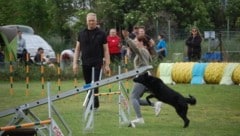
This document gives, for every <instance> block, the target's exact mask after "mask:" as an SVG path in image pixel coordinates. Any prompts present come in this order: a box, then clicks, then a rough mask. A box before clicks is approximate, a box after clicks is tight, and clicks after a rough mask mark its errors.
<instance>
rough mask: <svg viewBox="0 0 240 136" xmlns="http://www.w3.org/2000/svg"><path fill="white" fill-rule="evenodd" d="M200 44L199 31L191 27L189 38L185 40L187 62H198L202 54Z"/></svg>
mask: <svg viewBox="0 0 240 136" xmlns="http://www.w3.org/2000/svg"><path fill="white" fill-rule="evenodd" d="M201 42H202V37H201V35H200V32H199V30H198V29H197V28H196V27H193V28H192V30H191V34H190V36H189V37H188V39H187V40H186V46H187V56H188V60H189V61H200V59H201V52H202V49H201Z"/></svg>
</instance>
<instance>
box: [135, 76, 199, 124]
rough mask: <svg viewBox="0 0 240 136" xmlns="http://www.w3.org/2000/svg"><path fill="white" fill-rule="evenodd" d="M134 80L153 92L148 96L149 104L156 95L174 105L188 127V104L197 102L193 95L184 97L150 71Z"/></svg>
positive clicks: (160, 99)
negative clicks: (150, 73) (149, 73)
mask: <svg viewBox="0 0 240 136" xmlns="http://www.w3.org/2000/svg"><path fill="white" fill-rule="evenodd" d="M133 81H134V82H137V83H141V84H143V85H145V86H146V87H147V88H148V89H149V91H150V93H151V94H150V95H149V96H147V97H146V100H147V101H148V102H149V104H150V103H151V102H150V100H149V99H150V98H154V97H155V98H157V99H158V100H159V101H162V102H164V103H167V104H170V105H172V106H173V107H174V108H175V109H176V112H177V114H178V115H179V116H180V117H181V118H182V119H183V121H184V128H186V127H188V125H189V122H190V120H189V119H188V118H187V111H188V104H191V105H195V104H196V99H195V98H194V97H193V96H191V95H189V98H185V97H183V96H182V95H181V94H180V93H178V92H176V91H174V90H173V89H171V88H169V87H168V86H167V85H166V84H164V83H163V81H162V80H161V79H159V78H156V77H153V76H150V75H148V73H145V74H143V75H140V76H138V77H136V78H134V79H133Z"/></svg>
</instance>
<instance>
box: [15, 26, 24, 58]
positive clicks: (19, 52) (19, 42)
mask: <svg viewBox="0 0 240 136" xmlns="http://www.w3.org/2000/svg"><path fill="white" fill-rule="evenodd" d="M17 45H18V47H17V58H18V59H22V58H23V57H24V56H23V51H24V50H26V41H25V39H24V38H23V37H22V32H21V31H20V30H17Z"/></svg>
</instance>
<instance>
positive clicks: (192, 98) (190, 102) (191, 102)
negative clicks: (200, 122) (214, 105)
mask: <svg viewBox="0 0 240 136" xmlns="http://www.w3.org/2000/svg"><path fill="white" fill-rule="evenodd" d="M185 99H186V101H187V103H189V104H190V105H195V104H196V103H197V100H196V98H195V97H194V96H192V95H189V98H185Z"/></svg>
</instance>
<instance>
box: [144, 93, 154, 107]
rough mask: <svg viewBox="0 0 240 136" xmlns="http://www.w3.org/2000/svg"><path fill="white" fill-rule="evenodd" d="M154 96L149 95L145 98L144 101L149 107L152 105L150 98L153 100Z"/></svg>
mask: <svg viewBox="0 0 240 136" xmlns="http://www.w3.org/2000/svg"><path fill="white" fill-rule="evenodd" d="M154 97H155V96H154V95H153V94H150V95H148V96H147V97H146V100H147V102H148V104H149V105H152V102H151V101H150V99H151V98H154Z"/></svg>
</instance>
